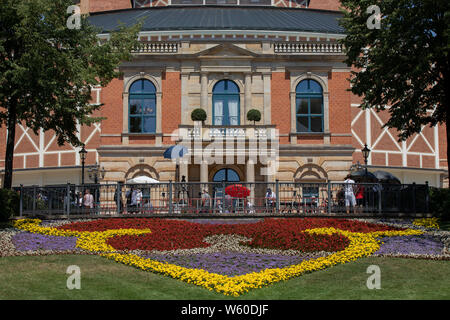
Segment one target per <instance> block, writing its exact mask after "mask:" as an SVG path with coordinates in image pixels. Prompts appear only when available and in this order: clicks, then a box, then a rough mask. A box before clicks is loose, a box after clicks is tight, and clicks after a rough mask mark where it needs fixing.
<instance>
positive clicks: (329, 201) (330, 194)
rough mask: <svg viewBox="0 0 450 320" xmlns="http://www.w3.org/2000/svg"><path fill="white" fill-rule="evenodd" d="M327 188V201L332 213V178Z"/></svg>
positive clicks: (329, 210) (329, 211)
mask: <svg viewBox="0 0 450 320" xmlns="http://www.w3.org/2000/svg"><path fill="white" fill-rule="evenodd" d="M327 185H328V186H327V188H328V190H327V191H328V201H327V204H328V208H327V209H328V214H331V205H332V204H333V195H332V193H331V182H330V180H328V182H327Z"/></svg>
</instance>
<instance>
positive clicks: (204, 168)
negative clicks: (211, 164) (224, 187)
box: [200, 160, 208, 188]
mask: <svg viewBox="0 0 450 320" xmlns="http://www.w3.org/2000/svg"><path fill="white" fill-rule="evenodd" d="M200 182H201V183H202V188H205V187H206V186H207V185H206V184H205V185H203V183H207V182H208V162H207V161H206V160H202V163H201V164H200Z"/></svg>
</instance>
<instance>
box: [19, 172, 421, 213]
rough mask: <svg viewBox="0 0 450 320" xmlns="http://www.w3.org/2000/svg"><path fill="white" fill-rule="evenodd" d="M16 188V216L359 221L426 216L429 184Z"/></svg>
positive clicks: (274, 183)
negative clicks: (236, 190) (235, 191)
mask: <svg viewBox="0 0 450 320" xmlns="http://www.w3.org/2000/svg"><path fill="white" fill-rule="evenodd" d="M234 184H239V185H241V186H243V187H245V188H247V190H248V194H246V196H245V197H244V196H240V195H237V196H234V197H233V196H230V195H228V194H227V192H226V191H225V189H226V188H227V187H228V186H230V185H234ZM268 189H270V191H271V192H272V193H270V192H268ZM15 190H16V191H17V192H19V193H20V211H19V212H18V214H17V216H18V217H26V216H45V217H61V218H70V217H74V218H75V217H79V216H82V217H91V216H92V217H107V216H118V215H119V216H121V215H139V216H233V217H235V216H239V217H245V216H356V217H358V216H386V215H390V216H400V215H403V216H404V215H416V214H421V215H423V214H427V213H428V212H429V188H428V184H423V185H422V184H378V183H355V184H353V185H351V186H350V187H349V186H348V185H345V184H343V183H334V182H328V183H293V182H279V181H276V182H271V183H268V182H255V183H227V182H219V183H213V182H209V183H200V182H189V183H181V182H177V183H173V182H168V183H158V184H144V185H136V184H122V183H116V184H85V185H73V184H67V185H56V186H20V187H17V188H15ZM86 194H87V196H86ZM90 200H91V201H90Z"/></svg>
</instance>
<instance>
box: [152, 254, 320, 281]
mask: <svg viewBox="0 0 450 320" xmlns="http://www.w3.org/2000/svg"><path fill="white" fill-rule="evenodd" d="M144 257H145V258H148V259H152V260H156V261H160V262H167V263H170V264H176V265H179V266H182V267H185V268H191V269H203V270H206V271H208V272H214V273H218V274H222V275H227V276H235V275H242V274H246V273H250V272H258V271H261V270H264V269H271V268H283V267H287V266H290V265H294V264H298V263H300V262H302V261H304V260H308V259H312V258H313V257H312V256H287V255H269V254H255V253H239V252H217V253H199V254H189V255H181V254H180V255H163V254H147V255H144Z"/></svg>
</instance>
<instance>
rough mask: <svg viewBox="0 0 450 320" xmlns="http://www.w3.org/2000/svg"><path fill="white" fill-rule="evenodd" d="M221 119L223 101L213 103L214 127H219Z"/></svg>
mask: <svg viewBox="0 0 450 320" xmlns="http://www.w3.org/2000/svg"><path fill="white" fill-rule="evenodd" d="M222 118H223V101H220V100H218V101H215V102H214V125H221V124H222Z"/></svg>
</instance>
